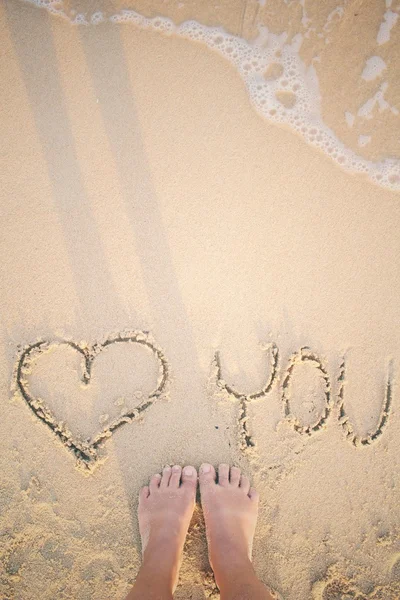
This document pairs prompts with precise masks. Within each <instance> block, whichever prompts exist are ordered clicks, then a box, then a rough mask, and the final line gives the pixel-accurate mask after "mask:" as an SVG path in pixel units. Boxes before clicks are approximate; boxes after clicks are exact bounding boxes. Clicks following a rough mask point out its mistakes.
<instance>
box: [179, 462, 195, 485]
mask: <svg viewBox="0 0 400 600" xmlns="http://www.w3.org/2000/svg"><path fill="white" fill-rule="evenodd" d="M181 487H182V488H186V489H190V490H195V489H196V487H197V471H196V469H195V468H194V467H192V466H191V465H186V467H184V469H183V471H182V485H181Z"/></svg>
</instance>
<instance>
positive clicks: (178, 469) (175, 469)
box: [172, 465, 181, 471]
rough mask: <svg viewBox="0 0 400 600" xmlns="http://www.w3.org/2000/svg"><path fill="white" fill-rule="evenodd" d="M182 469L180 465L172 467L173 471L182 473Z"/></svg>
mask: <svg viewBox="0 0 400 600" xmlns="http://www.w3.org/2000/svg"><path fill="white" fill-rule="evenodd" d="M180 469H181V468H180V466H179V465H174V466H173V467H172V470H173V471H180Z"/></svg>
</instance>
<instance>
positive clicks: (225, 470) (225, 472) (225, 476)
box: [218, 463, 229, 487]
mask: <svg viewBox="0 0 400 600" xmlns="http://www.w3.org/2000/svg"><path fill="white" fill-rule="evenodd" d="M218 484H219V485H221V486H222V487H225V486H227V485H228V484H229V465H227V464H225V463H222V464H220V465H219V466H218Z"/></svg>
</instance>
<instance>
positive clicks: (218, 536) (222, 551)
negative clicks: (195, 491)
mask: <svg viewBox="0 0 400 600" xmlns="http://www.w3.org/2000/svg"><path fill="white" fill-rule="evenodd" d="M199 480H200V494H201V504H202V507H203V513H204V520H205V524H206V532H207V542H208V552H209V558H210V564H211V566H212V568H213V570H214V573H215V572H216V570H217V571H218V570H220V569H223V568H224V567H228V566H229V567H230V568H233V565H234V564H235V563H237V562H241V561H249V560H251V551H252V545H253V537H254V531H255V528H256V522H257V515H258V500H259V495H258V492H257V491H256V490H255V489H254V488H251V487H250V482H249V480H248V478H247V477H246V476H245V475H242V473H241V471H240V469H239V468H238V467H231V468H229V465H226V464H221V465H219V467H218V481H217V480H216V473H215V469H214V467H213V466H212V465H209V464H203V465H201V467H200V477H199ZM217 583H218V582H217Z"/></svg>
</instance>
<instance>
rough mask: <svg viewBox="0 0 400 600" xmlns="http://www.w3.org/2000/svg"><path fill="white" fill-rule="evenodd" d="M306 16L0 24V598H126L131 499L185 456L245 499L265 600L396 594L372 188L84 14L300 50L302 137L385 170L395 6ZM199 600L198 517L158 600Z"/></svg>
mask: <svg viewBox="0 0 400 600" xmlns="http://www.w3.org/2000/svg"><path fill="white" fill-rule="evenodd" d="M319 4H320V3H318V2H314V3H310V2H306V3H304V2H291V3H285V2H282V3H279V2H259V3H258V2H248V3H242V2H239V1H236V2H220V3H219V4H215V5H214V3H211V2H202V3H201V6H200V3H195V2H181V3H177V2H156V1H152V2H148V1H147V2H144V1H142V2H139V1H133V2H132V3H131V4H127V3H123V2H115V3H111V2H110V3H107V5H106V4H104V5H102V4H101V3H100V2H98V3H96V2H81V3H74V2H71V3H69V4H67V3H66V4H65V5H64V8H63V10H64V13H65V15H67V17H68V18H67V17H65V16H64V17H63V16H62V15H61V16H60V15H57V14H52V13H51V12H49V11H48V10H46V9H45V8H38V7H36V6H34V5H33V4H29V3H26V2H20V1H17V0H14V1H10V2H7V3H5V4H3V5H1V8H0V36H1V40H2V43H1V46H2V48H1V58H0V65H1V73H2V82H3V85H2V89H1V91H0V94H1V102H0V106H1V109H0V114H1V134H2V140H3V151H2V169H1V214H2V217H1V233H2V235H1V247H0V252H1V257H2V258H1V265H0V268H1V292H2V294H1V298H2V310H1V316H2V318H1V334H0V335H1V358H0V382H1V397H0V403H1V405H0V406H1V408H0V411H1V418H0V439H1V449H2V451H1V455H0V473H1V476H0V533H1V542H2V543H1V545H0V596H1V598H4V599H5V600H9V599H13V600H28V599H29V600H31V599H33V600H36V599H39V598H40V599H41V600H47V599H50V598H57V599H71V600H72V599H74V600H78V599H79V600H92V599H94V598H96V600H101V599H104V600H105V599H107V600H110V599H123V598H124V595H125V594H126V593H127V591H128V589H129V587H130V585H132V582H133V581H134V579H135V574H136V573H137V570H138V567H139V565H140V539H139V535H138V528H137V520H136V509H137V495H138V490H139V488H140V487H141V486H142V485H144V484H145V483H146V482H147V481H148V478H149V476H150V475H151V474H153V473H154V472H157V471H159V470H160V469H161V468H162V467H163V465H165V464H173V463H180V464H185V463H186V464H188V463H189V464H194V465H195V466H196V467H198V466H199V465H200V464H201V462H203V461H210V462H212V463H213V464H218V463H219V462H229V463H231V464H237V465H239V466H241V467H242V468H243V469H244V470H245V471H246V472H247V473H248V474H249V475H250V476H251V478H252V480H253V484H254V485H255V486H256V487H257V489H259V491H260V493H261V510H260V517H259V524H258V529H257V534H256V539H255V543H254V563H255V567H256V569H257V572H258V573H259V575H260V577H261V578H262V580H263V581H264V582H265V583H266V584H267V585H268V586H270V587H271V588H272V589H273V590H274V591H275V592H276V594H277V596H278V597H280V598H282V599H284V600H342V599H343V600H344V599H346V600H348V599H357V600H361V599H373V600H377V599H381V600H395V599H398V598H400V540H399V525H398V524H399V517H400V504H399V499H400V486H399V474H400V464H399V463H400V459H399V453H398V439H399V434H400V418H399V408H398V407H399V396H398V386H397V371H398V368H399V364H400V363H399V358H400V343H399V336H398V331H397V326H398V323H399V317H400V308H399V306H400V305H399V301H398V298H399V292H400V282H399V257H400V237H399V227H400V196H399V192H398V191H397V190H396V189H395V188H396V185H395V184H396V181H395V179H393V182H394V184H393V186H392V189H391V188H390V186H389V187H388V186H387V185H377V183H375V182H374V181H372V180H371V178H370V177H369V176H368V174H365V175H363V174H360V173H356V172H354V173H351V172H349V171H346V170H345V169H342V168H341V167H340V166H339V165H338V164H337V162H335V161H334V160H332V159H331V158H330V157H329V156H328V155H327V153H326V152H323V151H321V150H319V149H318V148H316V147H315V146H313V145H312V144H309V143H307V142H306V141H305V139H304V136H302V135H299V132H295V131H294V130H293V128H290V127H289V126H288V125H287V124H284V123H283V124H277V123H275V122H272V121H271V120H267V119H265V118H264V117H263V116H262V115H261V114H260V111H259V110H257V107H256V106H255V105H254V103H253V102H252V100H251V98H250V96H249V93H248V88H247V87H246V85H245V82H244V79H243V77H242V76H240V74H239V72H238V70H237V69H236V68H235V66H234V65H233V64H232V63H230V62H229V61H227V60H226V59H225V58H224V57H223V56H222V55H221V54H218V53H217V52H216V51H214V50H212V49H210V48H208V47H207V45H205V44H204V43H201V42H195V41H192V40H190V39H187V38H184V37H182V36H181V35H177V34H172V35H165V34H163V33H160V32H157V31H154V30H152V29H151V28H148V29H147V30H146V29H142V28H140V27H138V26H136V25H135V24H134V23H124V24H122V23H114V22H112V21H110V20H108V19H109V16H110V15H113V14H116V13H117V12H118V11H120V10H121V9H123V8H131V9H134V10H135V11H137V12H138V13H140V14H142V15H144V16H149V17H153V16H156V15H161V16H167V17H169V18H171V19H172V20H173V21H174V23H176V24H177V25H179V24H180V23H183V22H185V21H186V20H187V19H196V20H197V21H198V22H199V23H200V24H202V25H205V26H222V27H224V30H225V31H227V32H228V33H229V34H232V35H235V36H240V37H241V38H242V39H243V40H248V41H251V40H254V39H255V37H256V35H257V27H258V26H259V25H260V24H261V25H266V26H268V28H269V31H272V32H273V33H275V34H279V33H282V32H283V31H286V32H288V34H289V37H288V39H289V40H290V39H293V38H294V37H295V36H296V34H297V33H299V32H302V33H303V35H304V39H303V44H302V46H301V48H300V50H299V56H300V57H301V60H302V61H304V64H306V65H310V64H313V65H314V68H315V71H316V76H317V77H318V82H319V93H320V109H321V117H322V119H323V121H324V123H325V124H326V126H327V127H329V128H331V130H332V131H333V132H334V134H335V136H336V138H337V139H338V140H341V142H342V143H343V144H344V145H345V146H346V147H347V148H348V149H349V150H351V151H353V152H356V153H357V155H358V156H360V157H362V158H363V159H365V160H367V161H375V162H376V161H382V160H384V159H385V158H391V159H396V160H398V159H399V158H400V147H399V143H400V137H399V135H398V132H399V118H400V117H399V115H398V110H400V105H399V99H400V87H399V85H398V82H399V77H398V75H399V69H400V60H399V52H398V48H399V47H400V46H399V42H400V39H399V35H400V33H399V32H400V23H399V21H398V22H397V23H395V24H394V25H393V27H392V29H391V31H390V32H388V27H387V26H385V27H386V29H385V30H382V33H381V37H380V38H379V39H381V40H382V39H386V38H385V37H384V36H386V37H387V36H388V35H389V39H388V40H387V41H385V42H384V43H382V44H378V42H377V36H378V32H379V30H380V27H381V24H382V23H384V24H385V23H386V22H387V20H388V19H391V20H392V21H393V19H394V17H391V16H390V15H389V16H387V15H386V17H385V14H386V13H388V11H390V12H392V13H395V14H398V12H399V10H400V9H399V5H398V3H397V2H393V3H390V1H389V2H386V4H385V3H384V2H373V1H372V0H371V1H369V2H364V3H362V4H360V3H359V2H346V3H345V4H344V5H343V6H342V8H340V6H341V5H338V4H337V2H336V0H335V1H333V0H332V1H330V2H327V3H324V6H323V7H321V6H319ZM328 5H329V6H328ZM56 6H58V7H59V6H60V5H56ZM50 8H51V6H50ZM72 10H75V11H76V12H75V13H71V11H72ZM97 10H102V11H103V13H104V15H105V17H104V20H103V21H102V22H99V23H98V24H97V25H95V24H88V25H79V24H73V23H71V19H72V16H71V15H76V14H77V13H83V14H84V15H86V17H87V19H89V20H90V15H93V14H94V13H95V12H96V11H97ZM330 15H331V16H330ZM385 18H386V20H385ZM307 32H308V35H306V33H307ZM382 36H383V37H382ZM371 56H379V57H380V58H381V60H382V61H383V62H384V63H385V65H386V67H385V68H382V69H381V72H380V74H379V75H377V76H376V77H375V78H372V79H365V78H364V79H363V78H362V76H361V75H362V73H363V71H364V69H365V66H366V61H367V60H368V58H370V57H371ZM315 57H318V60H314V62H313V59H314V58H315ZM367 74H368V72H367ZM385 82H386V83H387V86H386V88H385V89H384V90H383V92H382V85H383V84H384V83H385ZM379 92H380V93H381V95H380V96H379V98H380V100H379V98H376V99H375V100H374V101H373V102H372V104H371V102H370V104H369V105H368V106H367V109H368V110H370V112H369V113H368V110H367V109H365V110H364V113H363V112H362V111H361V116H360V115H358V111H359V110H360V107H362V106H365V104H366V103H367V102H368V100H369V99H371V98H373V97H374V95H376V94H377V93H379ZM382 93H383V96H382ZM382 98H383V99H382ZM385 103H386V104H385ZM371 106H372V107H371ZM368 107H369V108H368ZM392 109H393V110H392ZM396 111H397V114H396ZM346 113H349V114H350V116H349V115H347V117H346ZM363 114H364V116H363ZM349 123H351V126H350V125H349ZM360 136H363V137H362V138H361V144H360ZM368 138H371V139H368ZM374 164H375V163H374ZM218 597H219V596H218V591H217V589H216V587H215V583H214V581H213V577H212V573H211V570H210V567H209V565H208V562H207V554H206V543H205V538H204V527H203V522H202V517H201V510H200V508H199V507H197V508H196V512H195V515H194V519H193V523H192V526H191V528H190V531H189V535H188V540H187V546H186V549H185V558H184V563H183V567H182V573H181V579H180V584H179V586H178V589H177V591H176V598H178V599H181V600H184V599H187V598H192V599H193V600H200V599H203V598H218Z"/></svg>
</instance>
